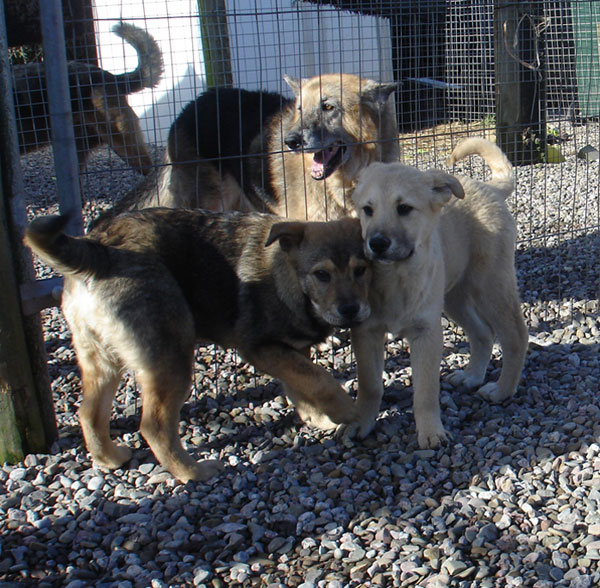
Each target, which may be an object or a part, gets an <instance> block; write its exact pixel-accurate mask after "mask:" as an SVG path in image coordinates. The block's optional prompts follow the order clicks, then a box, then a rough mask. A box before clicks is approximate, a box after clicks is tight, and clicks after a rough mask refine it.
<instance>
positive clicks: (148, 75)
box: [112, 22, 164, 94]
mask: <svg viewBox="0 0 600 588" xmlns="http://www.w3.org/2000/svg"><path fill="white" fill-rule="evenodd" d="M112 31H113V33H115V35H118V36H119V37H121V39H123V40H124V41H126V42H127V43H129V44H130V45H131V46H132V47H133V48H134V49H135V50H136V53H137V55H138V66H137V67H136V68H135V69H134V70H133V71H130V72H127V73H124V74H120V75H118V76H116V78H117V83H118V84H119V85H120V86H121V89H122V93H123V94H131V93H133V92H139V91H140V90H142V89H143V88H153V87H154V86H156V85H157V84H158V83H159V82H160V78H161V77H162V74H163V71H164V63H163V57H162V52H161V50H160V47H159V46H158V43H157V42H156V41H155V40H154V37H152V35H150V33H148V32H147V31H145V30H144V29H140V28H139V27H136V26H134V25H132V24H129V23H126V22H120V23H119V24H116V25H115V26H114V27H113V29H112Z"/></svg>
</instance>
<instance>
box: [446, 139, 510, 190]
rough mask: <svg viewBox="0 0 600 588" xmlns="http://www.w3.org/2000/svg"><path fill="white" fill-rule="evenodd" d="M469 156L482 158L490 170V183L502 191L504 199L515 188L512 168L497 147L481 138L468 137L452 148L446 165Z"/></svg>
mask: <svg viewBox="0 0 600 588" xmlns="http://www.w3.org/2000/svg"><path fill="white" fill-rule="evenodd" d="M469 155H479V156H480V157H483V159H484V160H485V162H486V163H487V164H488V166H489V167H490V169H491V170H492V180H491V182H492V183H493V184H495V185H497V186H498V187H499V188H501V189H502V191H503V192H504V193H505V197H507V196H509V195H510V194H511V193H512V191H513V190H514V188H515V175H514V171H513V166H512V164H511V162H510V161H509V160H508V157H506V155H505V154H504V152H503V151H502V149H500V147H498V145H496V144H495V143H492V142H491V141H488V140H487V139H483V138H481V137H469V138H468V139H465V140H464V141H461V142H460V143H459V144H458V145H457V146H456V147H455V148H454V151H452V154H451V155H450V157H448V159H447V160H446V163H447V165H452V164H454V163H456V162H457V161H460V160H461V159H464V158H465V157H468V156H469Z"/></svg>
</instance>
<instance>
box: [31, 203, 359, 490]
mask: <svg viewBox="0 0 600 588" xmlns="http://www.w3.org/2000/svg"><path fill="white" fill-rule="evenodd" d="M65 222H66V219H65V218H64V217H60V216H51V217H44V218H40V219H37V220H35V221H34V222H33V223H31V225H30V226H29V227H28V229H27V232H26V237H25V242H26V244H28V245H29V246H30V247H31V248H32V250H33V251H34V252H35V253H37V254H38V255H39V256H40V257H41V258H42V259H43V260H44V261H46V262H47V263H48V264H50V265H51V266H52V267H54V268H56V269H57V270H58V271H59V272H61V273H63V274H64V276H65V287H64V294H63V302H62V308H63V312H64V314H65V317H66V319H67V321H68V323H69V326H70V328H71V332H72V335H73V344H74V346H75V350H76V352H77V358H78V362H79V366H80V368H81V375H82V383H83V401H82V404H81V409H80V411H79V416H80V421H81V426H82V429H83V434H84V437H85V441H86V445H87V447H88V450H89V451H90V453H91V454H92V456H93V458H94V460H95V461H96V462H97V463H98V464H99V465H102V466H105V467H108V468H117V467H119V466H121V465H122V464H123V463H124V462H126V461H127V460H128V459H129V457H130V455H131V452H130V450H129V449H127V448H125V447H123V446H120V445H116V444H115V443H113V441H111V439H110V435H109V420H110V412H111V404H112V400H113V398H114V396H115V393H116V391H117V387H118V385H119V380H120V374H121V371H122V370H123V369H126V368H127V369H129V370H132V371H134V372H135V375H136V379H137V381H138V383H139V385H140V387H141V390H142V406H143V411H142V421H141V432H142V435H143V436H144V437H145V439H146V441H147V442H148V444H149V445H150V447H151V449H152V451H153V452H154V455H155V456H156V458H157V459H158V461H159V462H160V463H161V464H162V465H163V466H164V467H165V468H167V469H168V470H169V471H170V472H171V473H172V474H173V475H174V476H175V477H177V478H179V479H180V480H182V481H187V480H193V479H200V480H201V479H206V478H208V477H210V476H212V475H213V474H214V473H216V472H217V470H218V468H219V464H218V463H215V462H200V463H197V462H196V461H194V460H193V459H192V458H191V457H190V455H189V454H188V453H186V452H185V451H184V449H183V447H182V446H181V441H180V439H179V435H178V422H179V413H180V409H181V407H182V405H183V403H184V401H185V400H186V398H187V396H188V394H189V392H190V384H191V377H192V363H193V352H194V347H195V344H196V342H197V341H210V342H215V343H218V344H220V345H222V346H224V347H236V348H237V349H238V350H239V352H240V354H241V356H242V357H243V358H244V359H245V360H246V361H248V362H249V363H252V364H254V365H255V366H256V367H257V368H258V369H259V370H261V371H264V372H266V373H268V374H270V375H271V376H273V377H275V378H278V379H280V380H281V381H282V382H283V385H284V387H285V391H286V393H287V394H288V395H289V397H290V398H291V400H292V401H293V402H294V403H295V405H296V408H297V410H298V412H299V414H300V416H301V417H302V418H303V419H304V420H306V421H310V422H312V423H313V424H315V425H316V426H319V427H322V428H332V427H335V426H336V424H338V423H349V422H352V421H355V420H356V413H355V409H354V403H353V401H352V400H351V398H350V397H349V395H348V394H347V393H346V392H345V391H344V389H343V388H342V387H341V386H340V385H339V384H338V383H337V382H336V381H335V379H334V378H333V377H332V376H330V375H329V374H328V372H327V371H325V370H323V369H322V368H319V367H317V366H316V365H315V364H313V363H312V362H311V361H310V359H309V349H310V346H311V345H313V344H315V343H318V342H321V341H323V340H324V339H325V337H326V336H327V335H328V334H329V333H330V332H331V330H332V325H334V326H339V327H348V326H351V325H354V324H358V323H359V322H360V321H362V320H364V319H365V318H366V317H367V316H368V315H369V312H370V308H369V305H368V302H367V296H368V292H367V290H368V285H369V282H370V269H369V266H368V263H367V261H366V260H365V259H364V255H363V251H362V239H361V236H360V224H359V222H358V220H357V219H342V220H339V221H336V222H331V223H303V222H284V219H281V218H277V217H273V216H271V215H262V214H256V213H248V214H243V213H233V214H229V215H225V214H219V213H212V214H211V213H206V212H201V211H186V210H172V209H164V208H157V209H148V210H144V211H138V212H132V213H128V214H124V215H122V216H119V217H116V218H115V219H113V220H112V221H111V222H104V223H102V224H101V225H99V226H97V227H96V228H95V229H94V230H93V231H92V232H91V233H90V234H88V235H87V236H86V237H69V236H67V235H65V234H64V233H63V232H62V229H63V227H64V225H65Z"/></svg>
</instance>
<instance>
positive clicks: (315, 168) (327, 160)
mask: <svg viewBox="0 0 600 588" xmlns="http://www.w3.org/2000/svg"><path fill="white" fill-rule="evenodd" d="M345 152H346V147H345V146H344V145H340V144H335V145H332V146H331V147H329V148H328V149H323V150H322V151H317V152H316V153H315V154H314V155H313V162H312V167H311V170H310V175H311V176H312V178H313V179H315V180H324V179H325V178H328V177H329V176H330V175H331V174H332V173H333V172H334V171H335V170H336V169H337V168H338V167H339V166H340V165H341V164H342V158H343V156H344V153H345Z"/></svg>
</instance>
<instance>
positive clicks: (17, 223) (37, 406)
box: [0, 2, 58, 463]
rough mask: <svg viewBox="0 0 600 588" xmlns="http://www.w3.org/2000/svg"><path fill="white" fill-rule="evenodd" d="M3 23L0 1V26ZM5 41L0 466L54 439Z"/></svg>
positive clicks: (0, 146)
mask: <svg viewBox="0 0 600 588" xmlns="http://www.w3.org/2000/svg"><path fill="white" fill-rule="evenodd" d="M3 22H4V11H3V4H2V2H0V23H3ZM9 72H10V69H9V65H8V48H7V46H6V37H5V35H3V34H0V275H2V280H3V281H2V287H1V288H0V309H1V311H0V463H3V462H5V461H9V462H17V461H20V460H21V459H22V458H23V456H24V455H25V454H27V453H40V452H44V451H47V450H48V448H49V447H50V445H51V444H52V443H53V442H54V440H55V439H56V438H57V436H58V432H57V429H56V421H55V417H54V407H53V404H52V393H51V391H50V381H49V378H48V368H47V362H46V352H45V347H44V341H43V337H42V329H41V322H40V317H39V315H32V316H28V317H26V316H24V315H23V313H22V310H21V300H20V297H19V287H18V284H20V283H24V282H28V281H31V280H33V279H34V271H33V264H32V261H31V256H30V255H29V253H28V251H27V250H26V249H25V247H24V246H23V245H22V243H21V237H22V234H23V228H24V225H25V222H26V217H25V206H24V203H23V188H22V182H21V176H20V168H19V164H18V158H19V147H18V141H17V131H16V123H15V119H14V109H13V105H12V84H11V80H10V73H9Z"/></svg>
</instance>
